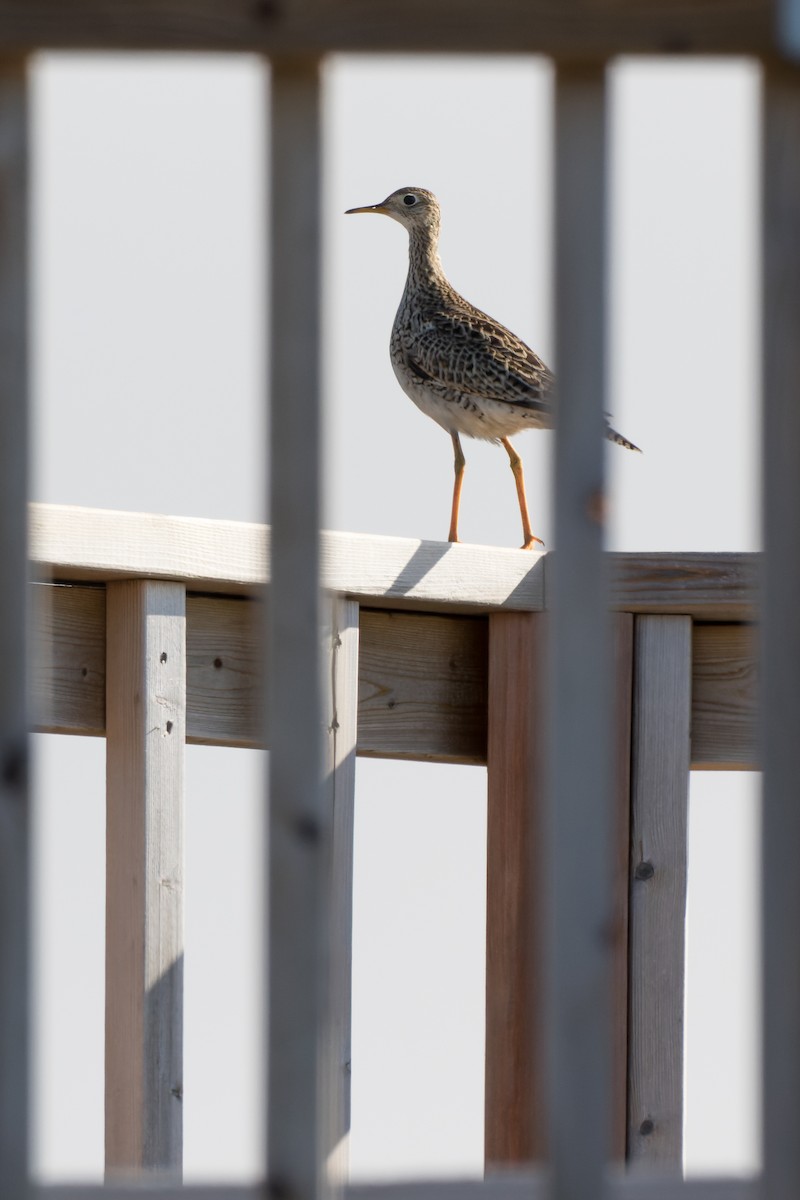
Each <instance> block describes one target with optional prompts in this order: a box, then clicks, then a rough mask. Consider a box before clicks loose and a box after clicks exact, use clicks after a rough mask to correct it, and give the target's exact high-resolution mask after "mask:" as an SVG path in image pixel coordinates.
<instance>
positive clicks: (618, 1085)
mask: <svg viewBox="0 0 800 1200" xmlns="http://www.w3.org/2000/svg"><path fill="white" fill-rule="evenodd" d="M611 619H612V627H613V639H612V651H613V665H614V688H615V691H614V729H613V741H612V745H613V747H614V762H613V776H612V778H613V781H614V808H615V824H614V848H613V855H612V862H613V871H614V880H613V892H612V903H613V912H614V917H613V924H612V953H613V968H612V988H613V992H612V999H611V1004H612V1013H613V1029H612V1043H611V1161H612V1162H614V1163H617V1164H620V1163H623V1162H624V1161H625V1158H626V1156H627V1147H628V989H629V980H630V973H629V961H628V929H629V926H628V918H629V911H628V901H629V889H628V861H629V858H630V838H631V741H632V737H631V716H632V709H633V630H634V622H633V616H632V615H631V614H630V613H614V615H613V616H612V618H611Z"/></svg>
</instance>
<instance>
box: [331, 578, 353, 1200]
mask: <svg viewBox="0 0 800 1200" xmlns="http://www.w3.org/2000/svg"><path fill="white" fill-rule="evenodd" d="M324 636H325V646H324V651H325V655H324V657H323V666H324V667H326V668H327V669H326V670H325V676H324V689H325V690H324V703H325V713H324V717H325V729H326V738H327V751H326V762H325V771H326V774H325V803H326V805H327V807H328V816H327V819H328V821H329V822H330V828H331V839H330V870H329V879H328V888H327V895H328V914H329V928H330V933H329V947H330V954H329V979H328V993H327V998H326V1008H325V1019H324V1023H323V1047H322V1051H323V1072H324V1083H323V1095H325V1096H327V1097H328V1101H327V1120H326V1124H325V1128H324V1130H323V1137H324V1139H325V1140H324V1145H323V1155H324V1159H325V1161H326V1163H327V1167H328V1179H329V1182H330V1183H331V1184H332V1185H333V1187H334V1188H340V1187H342V1186H343V1185H344V1184H345V1183H346V1182H347V1178H348V1173H349V1167H350V1095H351V1087H350V1080H351V1071H350V1060H351V1044H352V1039H351V1028H352V978H353V834H354V829H355V797H356V737H357V722H358V639H359V631H358V605H357V604H356V603H355V601H354V600H344V599H342V598H341V597H339V596H333V597H330V598H329V601H328V605H327V619H326V621H325V626H324Z"/></svg>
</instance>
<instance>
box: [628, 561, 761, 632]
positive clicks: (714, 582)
mask: <svg viewBox="0 0 800 1200" xmlns="http://www.w3.org/2000/svg"><path fill="white" fill-rule="evenodd" d="M609 558H610V563H609V566H610V572H611V599H610V603H611V607H612V608H616V609H621V610H622V611H624V612H633V613H665V614H666V613H673V614H683V615H688V616H692V617H696V618H698V619H700V620H703V621H752V620H755V619H756V616H757V611H756V606H757V594H758V586H759V571H760V558H759V555H758V554H664V553H654V554H612V555H610V556H609Z"/></svg>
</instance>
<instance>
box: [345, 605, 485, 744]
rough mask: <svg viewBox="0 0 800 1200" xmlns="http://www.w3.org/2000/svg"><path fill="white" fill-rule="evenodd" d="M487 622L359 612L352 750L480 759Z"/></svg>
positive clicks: (407, 614) (482, 734) (483, 734)
mask: <svg viewBox="0 0 800 1200" xmlns="http://www.w3.org/2000/svg"><path fill="white" fill-rule="evenodd" d="M486 639H487V627H486V621H485V620H482V619H480V618H470V617H441V616H426V615H423V614H422V613H384V612H370V611H367V610H363V609H362V611H361V654H360V663H359V708H358V752H359V754H364V755H367V756H373V757H377V756H380V757H391V758H414V759H425V760H429V761H436V762H463V763H470V762H472V763H483V762H485V761H486V678H487V640H486Z"/></svg>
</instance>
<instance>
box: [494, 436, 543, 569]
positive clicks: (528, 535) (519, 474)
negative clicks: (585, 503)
mask: <svg viewBox="0 0 800 1200" xmlns="http://www.w3.org/2000/svg"><path fill="white" fill-rule="evenodd" d="M500 441H501V443H502V445H503V449H504V450H505V452H506V454H507V455H508V461H509V463H510V464H511V470H512V472H513V475H514V483H515V484H516V485H517V500H518V501H519V512H520V516H521V517H522V546H521V549H522V550H532V549H533V547H534V545H535V544H536V543H537V542H538V544H539V545H540V546H543V545H544V542H543V541H542V539H541V538H537V537H534V536H533V533H532V532H531V520H530V517H529V516H528V501H527V498H526V496H525V475H524V473H523V470H522V459H521V458H520V456H519V455H518V454H517V452H516V450H515V449H514V447H513V446H512V445H511V442H510V441H509V440H508V438H500Z"/></svg>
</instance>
